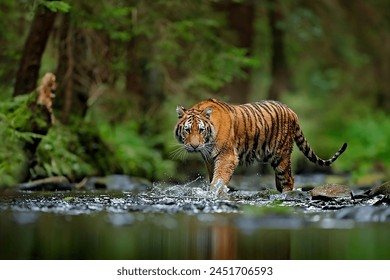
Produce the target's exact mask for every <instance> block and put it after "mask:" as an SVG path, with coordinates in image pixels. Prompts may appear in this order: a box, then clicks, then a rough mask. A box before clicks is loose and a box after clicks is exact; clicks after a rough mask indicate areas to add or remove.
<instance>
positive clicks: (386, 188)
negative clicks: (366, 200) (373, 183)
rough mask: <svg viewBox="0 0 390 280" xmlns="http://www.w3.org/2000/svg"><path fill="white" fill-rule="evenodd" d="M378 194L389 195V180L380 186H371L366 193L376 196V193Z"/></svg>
mask: <svg viewBox="0 0 390 280" xmlns="http://www.w3.org/2000/svg"><path fill="white" fill-rule="evenodd" d="M380 194H383V195H385V196H388V197H390V181H389V182H386V183H384V184H382V185H380V186H377V187H375V188H373V189H372V190H371V191H370V192H369V193H368V195H369V196H371V197H372V196H376V195H380Z"/></svg>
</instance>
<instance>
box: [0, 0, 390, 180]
mask: <svg viewBox="0 0 390 280" xmlns="http://www.w3.org/2000/svg"><path fill="white" fill-rule="evenodd" d="M0 46H1V48H0V61H1V67H0V101H1V103H0V139H1V142H2V145H0V178H1V179H0V180H1V184H0V185H12V184H15V183H17V182H19V181H23V180H28V179H34V178H41V177H45V176H54V175H64V176H66V177H68V178H69V179H71V180H73V181H78V180H81V179H82V178H83V177H84V176H90V175H104V174H110V173H125V174H130V175H135V176H142V177H146V178H149V179H151V180H170V179H172V178H178V177H180V174H181V173H180V170H183V169H184V168H185V167H188V166H190V165H191V164H192V163H191V162H193V161H195V162H196V159H197V157H189V158H187V159H181V158H175V157H174V156H172V155H174V154H175V149H177V146H176V144H175V139H174V137H173V132H172V131H173V127H174V125H175V123H176V118H177V116H176V112H175V109H176V105H177V104H181V105H183V106H186V107H190V106H192V105H193V104H194V103H197V102H198V101H200V100H201V99H205V98H210V97H215V98H219V99H222V100H225V101H230V102H234V103H243V102H250V101H255V100H260V99H275V100H280V101H282V102H285V103H286V104H288V105H289V107H291V108H292V109H293V110H294V111H296V112H297V114H298V116H299V117H300V121H301V126H302V128H303V130H304V132H305V134H306V136H307V138H308V140H309V143H311V145H312V147H313V148H314V149H315V151H316V152H317V154H319V155H320V156H322V157H324V158H328V157H329V156H330V155H332V154H333V153H334V152H335V151H336V150H337V149H338V148H339V147H340V146H341V144H342V143H344V142H348V144H349V146H348V149H347V151H346V153H345V154H344V155H343V156H342V157H341V158H340V159H339V160H338V161H337V162H336V164H335V166H334V169H335V170H336V171H338V172H352V174H353V177H352V178H354V179H356V180H358V178H359V177H361V176H365V175H367V174H381V175H384V176H389V169H390V145H389V143H390V119H389V112H390V82H389V81H390V80H389V78H390V2H389V1H386V0H370V1H366V0H353V1H349V0H317V1H312V0H285V1H283V0H259V1H255V0H241V1H240V0H105V1H87V0H66V1H45V0H3V1H1V3H0ZM46 72H53V73H55V75H56V76H57V81H58V88H57V91H56V98H55V99H54V114H55V116H56V119H57V121H56V123H55V124H54V125H53V126H51V127H50V129H49V130H48V131H47V134H45V135H40V134H37V133H34V132H33V131H28V130H23V129H19V128H20V127H21V124H20V123H22V122H23V121H24V122H25V121H26V118H30V117H29V116H28V114H26V113H25V111H23V110H28V106H27V107H26V106H25V105H23V104H26V102H27V101H26V100H27V99H28V97H27V96H29V95H31V94H32V93H33V92H34V91H35V89H36V87H37V86H38V84H39V80H40V78H41V77H42V76H43V75H44V73H46ZM36 139H39V145H38V146H37V148H36V151H34V155H31V151H28V147H29V146H28V145H26V143H31V142H34V141H35V140H36ZM199 158H200V157H199ZM300 158H301V156H300V155H299V153H295V154H294V161H295V163H294V166H295V167H297V166H298V167H299V166H300V164H299V162H300ZM191 159H193V160H191ZM185 160H186V161H185ZM183 161H185V163H186V164H183ZM183 166H184V167H183ZM187 169H188V168H187ZM192 171H193V170H192V169H191V172H192ZM198 172H199V173H202V169H198ZM182 173H186V172H182ZM187 174H188V171H187Z"/></svg>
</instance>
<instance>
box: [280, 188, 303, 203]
mask: <svg viewBox="0 0 390 280" xmlns="http://www.w3.org/2000/svg"><path fill="white" fill-rule="evenodd" d="M280 197H281V199H282V200H284V201H306V200H308V199H309V198H310V195H309V194H308V193H307V192H302V191H299V190H293V191H291V192H285V193H282V194H280Z"/></svg>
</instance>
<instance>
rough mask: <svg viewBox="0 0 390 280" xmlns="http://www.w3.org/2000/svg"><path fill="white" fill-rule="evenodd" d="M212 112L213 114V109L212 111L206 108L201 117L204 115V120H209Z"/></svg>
mask: <svg viewBox="0 0 390 280" xmlns="http://www.w3.org/2000/svg"><path fill="white" fill-rule="evenodd" d="M212 112H213V109H212V108H211V107H207V108H206V109H204V111H203V115H204V116H205V117H206V118H208V119H209V118H210V116H211V113H212Z"/></svg>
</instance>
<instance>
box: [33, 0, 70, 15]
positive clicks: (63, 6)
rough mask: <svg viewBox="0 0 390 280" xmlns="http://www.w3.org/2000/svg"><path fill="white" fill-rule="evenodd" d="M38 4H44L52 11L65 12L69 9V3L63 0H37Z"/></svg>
mask: <svg viewBox="0 0 390 280" xmlns="http://www.w3.org/2000/svg"><path fill="white" fill-rule="evenodd" d="M39 4H41V5H43V6H45V7H46V8H48V9H49V10H50V11H52V12H63V13H67V12H69V10H70V5H69V4H68V3H66V2H64V1H46V0H43V1H39Z"/></svg>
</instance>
